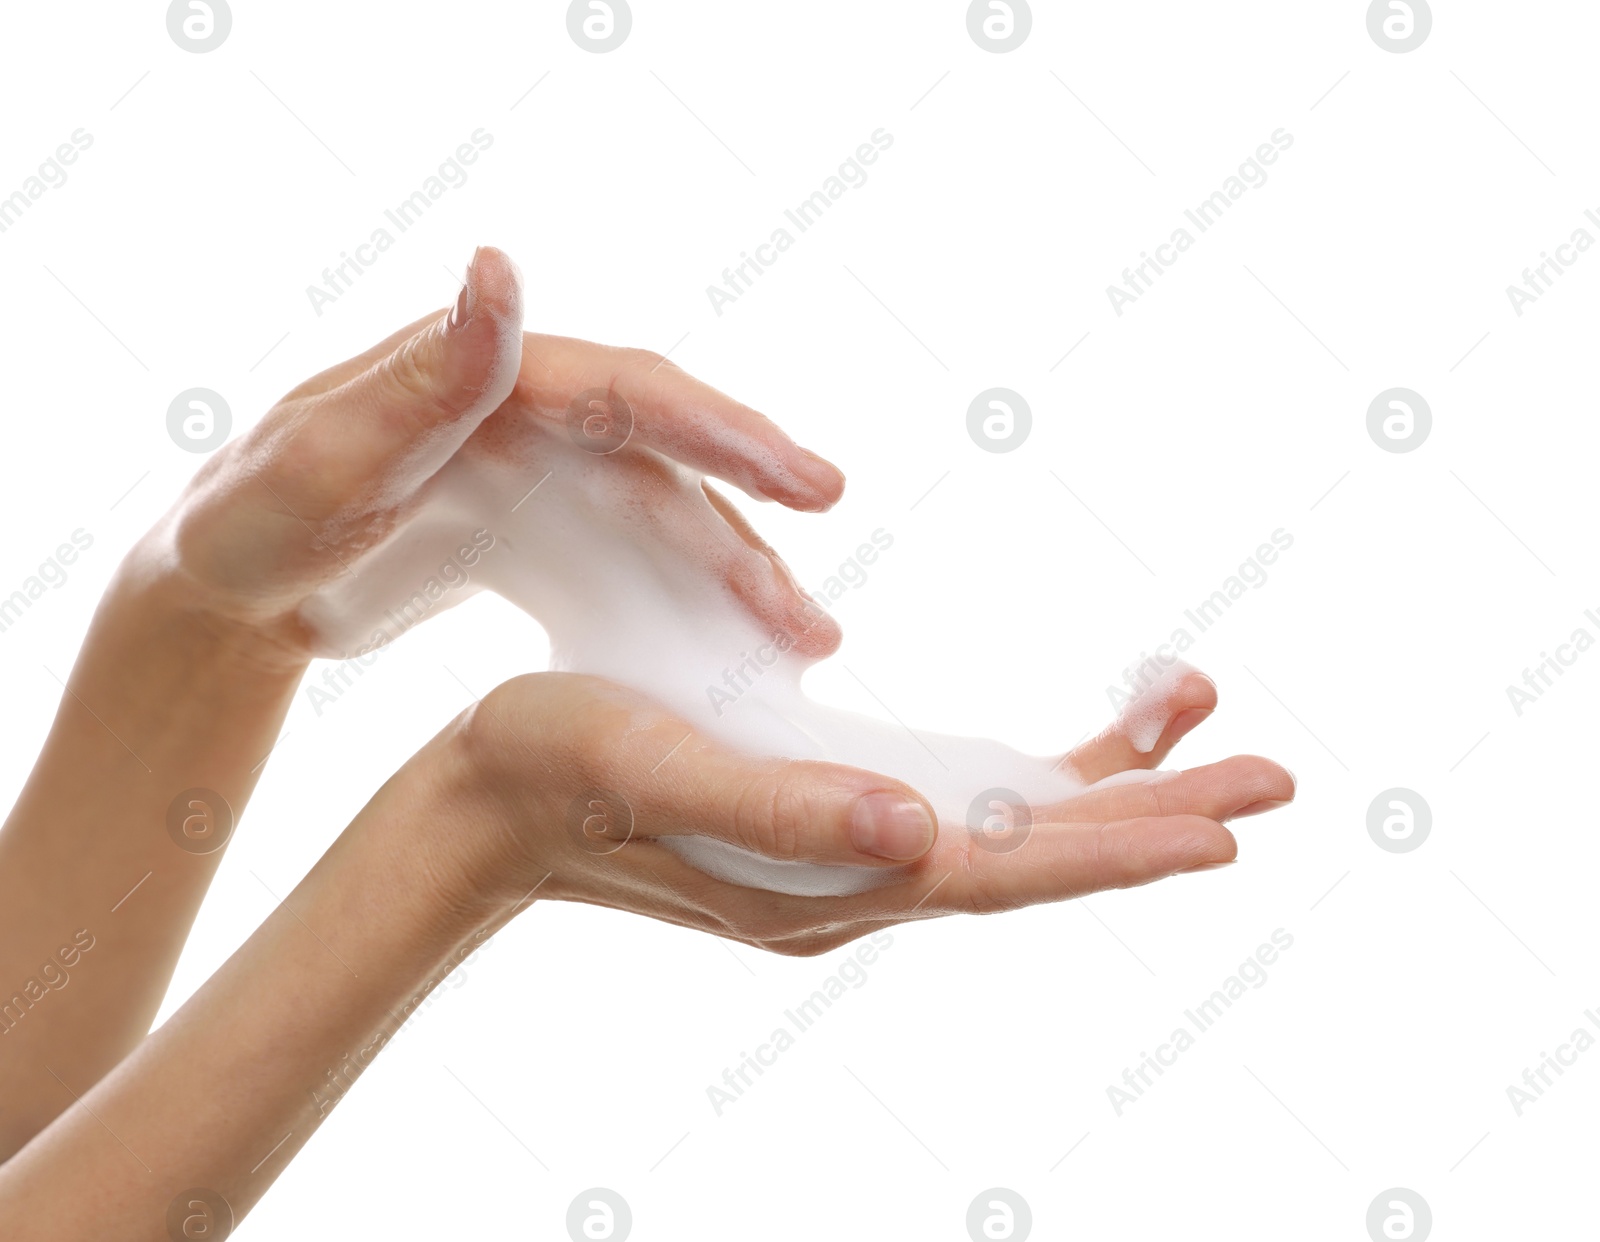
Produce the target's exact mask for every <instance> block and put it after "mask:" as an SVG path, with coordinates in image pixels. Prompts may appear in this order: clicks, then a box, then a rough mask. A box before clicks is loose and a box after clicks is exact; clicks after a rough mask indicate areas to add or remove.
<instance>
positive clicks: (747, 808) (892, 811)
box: [621, 717, 936, 866]
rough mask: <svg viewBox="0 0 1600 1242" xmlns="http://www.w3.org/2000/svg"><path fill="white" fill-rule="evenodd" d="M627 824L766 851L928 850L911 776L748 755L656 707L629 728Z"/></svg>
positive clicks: (835, 855)
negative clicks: (641, 725)
mask: <svg viewBox="0 0 1600 1242" xmlns="http://www.w3.org/2000/svg"><path fill="white" fill-rule="evenodd" d="M628 746H629V748H630V753H629V755H628V756H627V761H626V767H625V768H624V770H625V771H630V772H632V773H633V775H632V776H631V777H630V778H627V783H626V784H625V785H624V786H623V787H622V789H621V792H622V794H623V795H624V797H626V798H627V800H628V802H629V805H630V808H631V810H632V823H633V832H634V833H635V834H636V835H640V836H647V837H664V836H684V835H695V836H708V837H713V838H715V839H717V840H719V841H724V842H726V843H728V844H730V845H736V846H738V847H739V848H741V849H745V850H750V851H752V852H753V853H756V854H760V855H762V856H763V857H766V858H772V859H778V860H781V861H785V862H812V863H834V864H853V865H856V866H861V865H869V866H872V865H875V866H887V865H893V864H904V863H907V862H911V861H913V860H915V859H917V858H920V857H921V856H922V855H924V854H926V853H927V852H928V850H929V849H930V848H931V847H932V845H933V843H934V839H935V836H936V831H935V823H936V821H935V818H934V814H933V808H932V807H931V806H929V805H928V802H927V800H926V799H924V798H923V797H922V796H921V795H920V794H918V793H917V792H916V791H915V790H913V789H912V788H911V787H910V786H908V785H905V784H903V783H902V782H900V781H896V780H892V779H890V778H889V777H887V776H880V775H878V774H877V773H875V772H867V771H864V770H862V769H860V768H852V767H845V766H844V765H842V764H833V763H817V762H810V761H803V760H788V759H765V758H751V757H750V756H747V755H742V754H739V753H737V752H735V751H732V750H729V749H728V748H726V747H724V746H721V745H720V744H718V743H715V742H711V741H709V740H707V739H704V738H701V737H697V736H695V735H694V734H693V732H692V730H690V728H689V726H688V725H685V724H683V723H682V722H680V721H676V720H673V719H672V718H670V717H662V718H660V719H659V720H658V721H657V722H656V723H654V724H653V725H652V726H651V727H650V728H649V729H646V730H637V729H636V730H634V731H633V732H632V733H630V734H629V735H628Z"/></svg>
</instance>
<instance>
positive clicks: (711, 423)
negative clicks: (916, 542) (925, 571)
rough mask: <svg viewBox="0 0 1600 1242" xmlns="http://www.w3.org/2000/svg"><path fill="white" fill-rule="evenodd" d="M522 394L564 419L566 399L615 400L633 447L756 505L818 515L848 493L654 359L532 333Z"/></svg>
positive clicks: (820, 468)
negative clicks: (627, 418)
mask: <svg viewBox="0 0 1600 1242" xmlns="http://www.w3.org/2000/svg"><path fill="white" fill-rule="evenodd" d="M521 386H522V387H521V391H522V393H523V395H524V397H525V399H526V400H527V401H528V403H529V404H531V405H533V406H534V407H535V408H537V409H538V410H539V411H540V412H541V413H543V414H545V415H546V416H547V417H552V418H563V419H564V418H565V417H566V414H567V408H568V405H569V404H570V403H571V402H572V400H573V399H574V398H576V397H577V396H578V395H579V394H580V393H583V392H587V391H589V390H591V389H603V390H605V391H607V392H610V393H613V394H615V395H617V396H620V397H621V398H622V399H623V400H624V401H625V402H626V403H627V405H628V408H629V410H630V411H631V413H632V415H633V440H634V441H635V442H637V443H639V444H641V445H644V446H647V447H649V448H653V449H655V450H656V451H658V452H660V453H664V454H666V455H667V456H668V457H671V458H673V459H674V460H676V461H680V462H682V463H683V464H684V465H686V466H690V467H692V468H694V469H696V470H699V471H701V472H702V473H704V474H710V475H714V476H715V477H717V478H719V479H724V480H726V481H727V482H729V483H732V484H733V485H734V486H735V487H738V488H740V489H741V490H742V491H744V492H747V493H748V494H749V495H751V496H755V497H758V498H760V499H764V500H776V501H778V502H779V503H781V504H784V505H787V506H788V507H789V508H791V509H802V510H806V511H808V512H818V511H821V510H825V509H830V508H832V507H833V505H834V504H835V503H837V502H838V499H839V497H840V496H841V495H842V494H843V492H844V475H843V474H841V473H840V472H839V470H838V468H837V467H835V466H833V465H832V464H830V463H829V462H827V461H824V460H823V459H822V458H821V457H818V456H817V455H816V454H815V453H813V452H811V451H810V450H808V449H803V448H801V447H800V446H799V445H797V444H796V443H795V442H794V441H793V440H791V439H790V438H789V437H788V436H787V435H786V434H784V432H783V431H782V430H780V429H779V428H778V427H777V426H776V425H775V424H774V423H772V422H771V421H770V420H769V419H767V418H766V417H765V416H764V415H762V414H759V413H757V412H756V411H755V410H752V409H751V408H750V407H749V406H747V405H744V404H742V403H740V402H738V401H735V400H734V399H733V398H731V397H729V396H726V395H724V394H723V393H720V392H718V391H717V390H716V389H715V388H712V387H711V386H710V385H709V384H705V383H702V382H701V381H700V380H697V379H695V378H694V377H693V376H692V375H689V374H687V373H685V372H684V371H682V370H680V369H679V368H678V367H677V366H675V365H674V364H673V363H671V362H668V361H666V360H665V359H663V358H662V357H661V356H660V355H659V354H654V353H650V352H648V351H645V350H638V349H617V348H614V347H610V346H605V345H594V344H591V343H590V342H588V341H579V340H573V339H572V338H570V337H559V336H539V335H536V334H533V333H529V334H527V335H526V336H525V338H524V351H523V359H522V374H521Z"/></svg>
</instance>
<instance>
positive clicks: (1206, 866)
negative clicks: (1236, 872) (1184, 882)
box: [1173, 858, 1239, 875]
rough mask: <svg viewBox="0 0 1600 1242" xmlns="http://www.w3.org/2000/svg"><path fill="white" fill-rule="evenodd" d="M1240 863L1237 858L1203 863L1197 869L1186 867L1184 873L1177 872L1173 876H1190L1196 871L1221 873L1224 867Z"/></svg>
mask: <svg viewBox="0 0 1600 1242" xmlns="http://www.w3.org/2000/svg"><path fill="white" fill-rule="evenodd" d="M1238 861H1239V860H1238V859H1237V858H1230V859H1228V861H1227V862H1209V863H1201V864H1200V865H1199V866H1197V867H1185V868H1184V869H1183V870H1182V871H1177V872H1174V873H1173V874H1175V875H1189V874H1190V873H1191V872H1195V871H1220V870H1221V869H1222V868H1223V867H1231V866H1233V864H1234V863H1236V862H1238Z"/></svg>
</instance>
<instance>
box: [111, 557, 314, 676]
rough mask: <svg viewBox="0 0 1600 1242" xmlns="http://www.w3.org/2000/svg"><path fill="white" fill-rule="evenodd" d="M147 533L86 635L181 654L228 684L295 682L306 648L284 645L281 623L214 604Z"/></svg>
mask: <svg viewBox="0 0 1600 1242" xmlns="http://www.w3.org/2000/svg"><path fill="white" fill-rule="evenodd" d="M154 534H155V532H152V536H150V537H147V538H146V539H145V540H143V541H141V542H140V543H139V544H138V545H136V546H135V547H134V548H133V550H132V551H131V552H129V554H128V555H127V557H125V558H124V560H123V562H122V564H121V565H120V566H119V567H118V569H117V572H116V575H115V577H114V578H113V579H112V582H111V585H110V586H109V587H108V588H107V591H106V596H105V599H104V601H103V602H102V603H101V606H100V609H99V611H98V613H97V614H96V618H95V626H94V630H93V631H91V637H95V636H104V635H109V636H110V637H111V638H112V640H113V641H121V642H122V643H132V644H136V645H137V647H138V649H139V650H141V651H149V652H151V653H153V654H157V655H159V654H161V653H164V652H179V651H181V652H183V653H185V656H186V659H187V661H188V662H189V663H191V664H194V665H198V666H201V667H203V668H204V669H205V670H206V671H207V672H208V673H211V674H213V675H219V676H221V677H222V678H223V679H224V680H223V682H222V684H224V685H226V686H228V687H238V688H240V689H244V688H246V687H247V686H249V685H250V684H260V685H262V686H266V685H271V684H277V683H282V682H285V681H288V682H291V683H294V682H298V681H299V679H300V677H301V675H302V674H304V672H305V670H306V667H307V666H308V665H309V664H310V662H311V658H310V655H309V653H308V651H307V648H306V645H305V644H304V643H303V642H300V641H289V640H286V638H285V635H284V630H285V628H286V627H285V626H284V624H283V623H282V622H281V621H280V622H277V623H274V624H270V625H269V624H263V623H260V622H257V621H253V620H247V619H244V618H243V617H241V616H239V615H236V614H234V613H231V612H229V611H228V610H227V609H225V608H223V607H221V606H219V604H218V601H216V600H214V599H212V598H210V593H209V592H207V591H205V590H204V589H202V588H201V587H200V586H199V584H198V583H196V582H195V581H194V579H193V578H192V577H191V576H190V575H189V574H187V573H186V572H185V571H184V569H183V568H182V566H181V565H179V564H178V563H177V562H176V561H175V559H174V558H173V557H172V556H171V555H169V554H164V553H162V552H161V551H160V550H159V545H158V546H155V547H153V546H152V537H153V536H154Z"/></svg>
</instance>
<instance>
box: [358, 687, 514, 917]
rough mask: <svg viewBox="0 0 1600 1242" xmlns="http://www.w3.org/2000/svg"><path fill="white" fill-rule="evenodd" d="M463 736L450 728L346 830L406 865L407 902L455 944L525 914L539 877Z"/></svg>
mask: <svg viewBox="0 0 1600 1242" xmlns="http://www.w3.org/2000/svg"><path fill="white" fill-rule="evenodd" d="M468 732H469V730H467V729H466V728H465V727H464V725H463V720H462V719H459V718H458V719H457V720H455V721H452V722H451V724H450V725H448V726H446V728H445V729H444V730H443V731H441V732H440V733H439V734H438V735H437V736H436V737H434V738H433V739H432V740H431V741H430V742H429V743H428V744H427V745H426V746H424V747H423V748H422V750H420V751H418V752H417V754H415V755H413V756H412V757H411V758H410V759H409V760H407V762H406V763H405V765H404V766H403V767H402V768H401V769H400V770H399V771H398V772H396V773H395V775H394V776H393V777H391V778H390V779H389V780H388V781H387V782H386V783H385V784H384V785H383V787H382V788H381V789H379V790H378V792H377V793H376V794H375V795H373V797H372V799H371V801H369V802H368V803H367V805H366V806H365V807H364V808H363V809H362V811H361V814H360V815H359V816H358V817H357V821H356V825H353V826H359V830H360V831H361V832H362V833H363V834H364V835H365V836H366V837H369V838H371V839H373V840H375V841H377V842H379V843H380V844H381V847H382V849H383V850H384V852H385V853H387V854H388V855H390V856H392V857H395V858H400V859H404V860H406V864H407V866H406V873H407V875H408V877H409V879H408V881H407V886H408V888H409V889H410V890H411V893H410V896H409V897H408V901H410V902H412V903H413V904H414V905H415V907H416V909H417V910H418V912H419V917H422V918H425V919H427V920H428V921H430V922H432V923H434V924H437V925H439V926H441V927H442V928H444V929H445V930H446V932H447V934H448V935H451V936H456V937H460V936H464V935H467V934H469V933H470V932H472V931H473V930H474V929H479V928H482V927H484V926H489V925H492V926H499V924H501V923H503V922H504V921H505V920H506V919H508V918H509V917H511V916H512V915H513V914H515V913H517V912H519V911H521V910H524V909H526V908H527V906H528V904H529V900H531V898H530V899H529V900H523V899H524V898H525V897H527V894H528V890H529V889H531V888H533V887H534V886H535V885H536V884H537V883H538V881H539V880H540V878H541V877H542V876H543V875H544V874H545V872H544V870H542V869H540V868H538V866H537V865H536V864H535V862H534V861H533V860H532V859H530V858H529V857H528V856H527V853H526V851H525V850H524V849H523V848H522V846H521V843H520V840H519V837H518V834H517V833H516V831H515V823H514V816H513V814H512V812H511V810H510V808H508V807H507V806H506V805H505V803H504V801H503V800H502V799H501V798H500V797H499V796H498V795H497V794H496V793H495V784H494V782H493V781H492V780H490V779H487V778H486V773H485V772H484V771H483V768H482V767H481V765H480V763H479V762H478V758H477V756H476V755H475V754H474V750H473V746H472V743H471V742H470V740H468V737H467V734H468ZM530 876H531V878H530Z"/></svg>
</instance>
